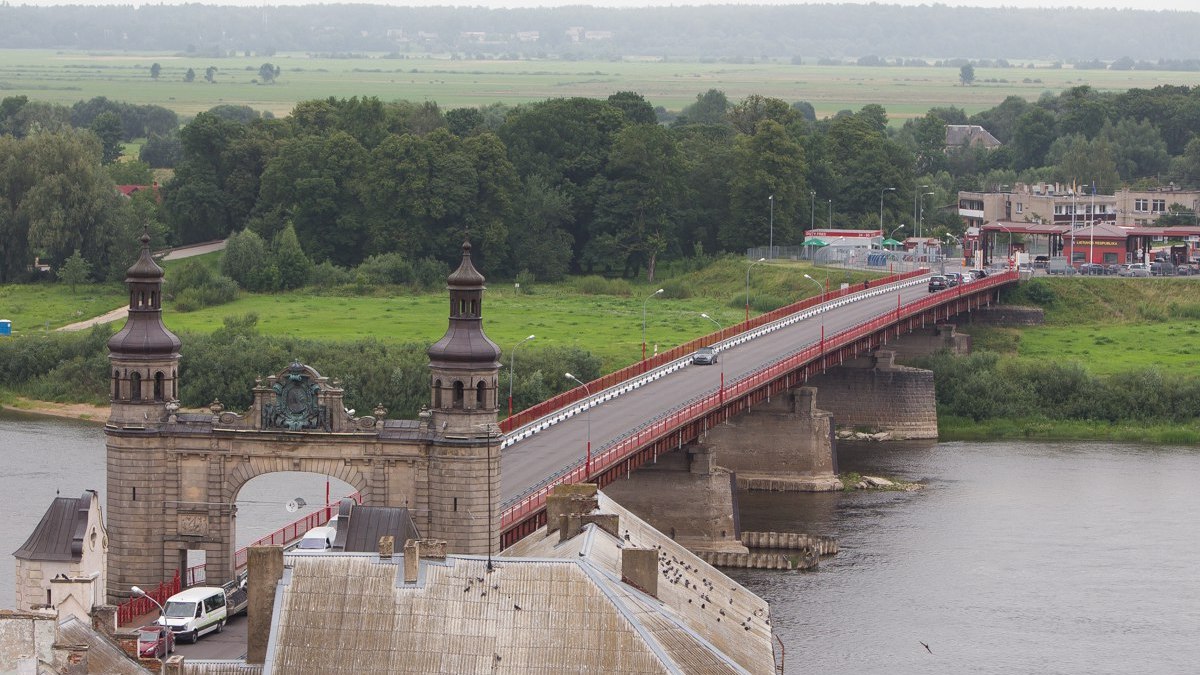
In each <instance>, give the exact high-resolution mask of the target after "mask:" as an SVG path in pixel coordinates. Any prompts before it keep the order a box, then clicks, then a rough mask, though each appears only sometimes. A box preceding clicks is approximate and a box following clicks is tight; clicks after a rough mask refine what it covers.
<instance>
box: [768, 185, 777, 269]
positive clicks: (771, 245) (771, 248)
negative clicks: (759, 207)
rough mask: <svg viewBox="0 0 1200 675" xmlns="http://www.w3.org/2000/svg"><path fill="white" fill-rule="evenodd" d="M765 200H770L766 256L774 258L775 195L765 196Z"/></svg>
mask: <svg viewBox="0 0 1200 675" xmlns="http://www.w3.org/2000/svg"><path fill="white" fill-rule="evenodd" d="M767 201H769V202H771V234H770V236H769V238H768V239H767V257H768V258H771V259H772V260H774V259H775V195H771V196H770V197H767Z"/></svg>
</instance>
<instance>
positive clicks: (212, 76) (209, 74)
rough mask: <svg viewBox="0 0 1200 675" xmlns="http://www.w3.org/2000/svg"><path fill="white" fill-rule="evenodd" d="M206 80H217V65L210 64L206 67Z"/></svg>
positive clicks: (213, 81) (211, 81) (212, 81)
mask: <svg viewBox="0 0 1200 675" xmlns="http://www.w3.org/2000/svg"><path fill="white" fill-rule="evenodd" d="M204 81H205V82H210V83H215V82H216V81H217V67H216V66H209V67H207V68H205V69H204Z"/></svg>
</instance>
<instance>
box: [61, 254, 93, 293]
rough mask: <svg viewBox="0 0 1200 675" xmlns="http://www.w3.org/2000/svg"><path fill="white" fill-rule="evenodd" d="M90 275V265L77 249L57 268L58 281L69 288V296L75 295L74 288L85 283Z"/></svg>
mask: <svg viewBox="0 0 1200 675" xmlns="http://www.w3.org/2000/svg"><path fill="white" fill-rule="evenodd" d="M91 275H92V264H91V263H90V262H88V261H86V260H84V259H83V256H82V255H80V254H79V249H75V253H73V254H72V255H71V257H70V258H67V259H66V261H65V262H64V263H63V264H62V265H60V266H59V268H58V280H59V281H61V282H63V283H65V284H67V285H68V286H70V287H71V295H74V294H75V287H76V286H78V285H79V284H84V283H87V281H88V278H89V277H90V276H91Z"/></svg>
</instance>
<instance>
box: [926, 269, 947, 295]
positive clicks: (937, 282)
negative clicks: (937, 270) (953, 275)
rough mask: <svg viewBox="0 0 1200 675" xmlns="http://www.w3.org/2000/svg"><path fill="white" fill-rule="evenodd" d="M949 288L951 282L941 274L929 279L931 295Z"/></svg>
mask: <svg viewBox="0 0 1200 675" xmlns="http://www.w3.org/2000/svg"><path fill="white" fill-rule="evenodd" d="M947 288H950V280H949V279H947V278H946V277H944V276H942V275H940V274H935V275H933V276H931V277H929V292H930V293H932V292H934V291H944V290H946V289H947Z"/></svg>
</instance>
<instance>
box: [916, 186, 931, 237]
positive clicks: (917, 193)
mask: <svg viewBox="0 0 1200 675" xmlns="http://www.w3.org/2000/svg"><path fill="white" fill-rule="evenodd" d="M927 189H929V186H928V185H918V186H917V187H916V189H915V190H913V220H917V198H918V195H919V194H920V193H921V190H927ZM917 234H918V236H920V232H918V233H917Z"/></svg>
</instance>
